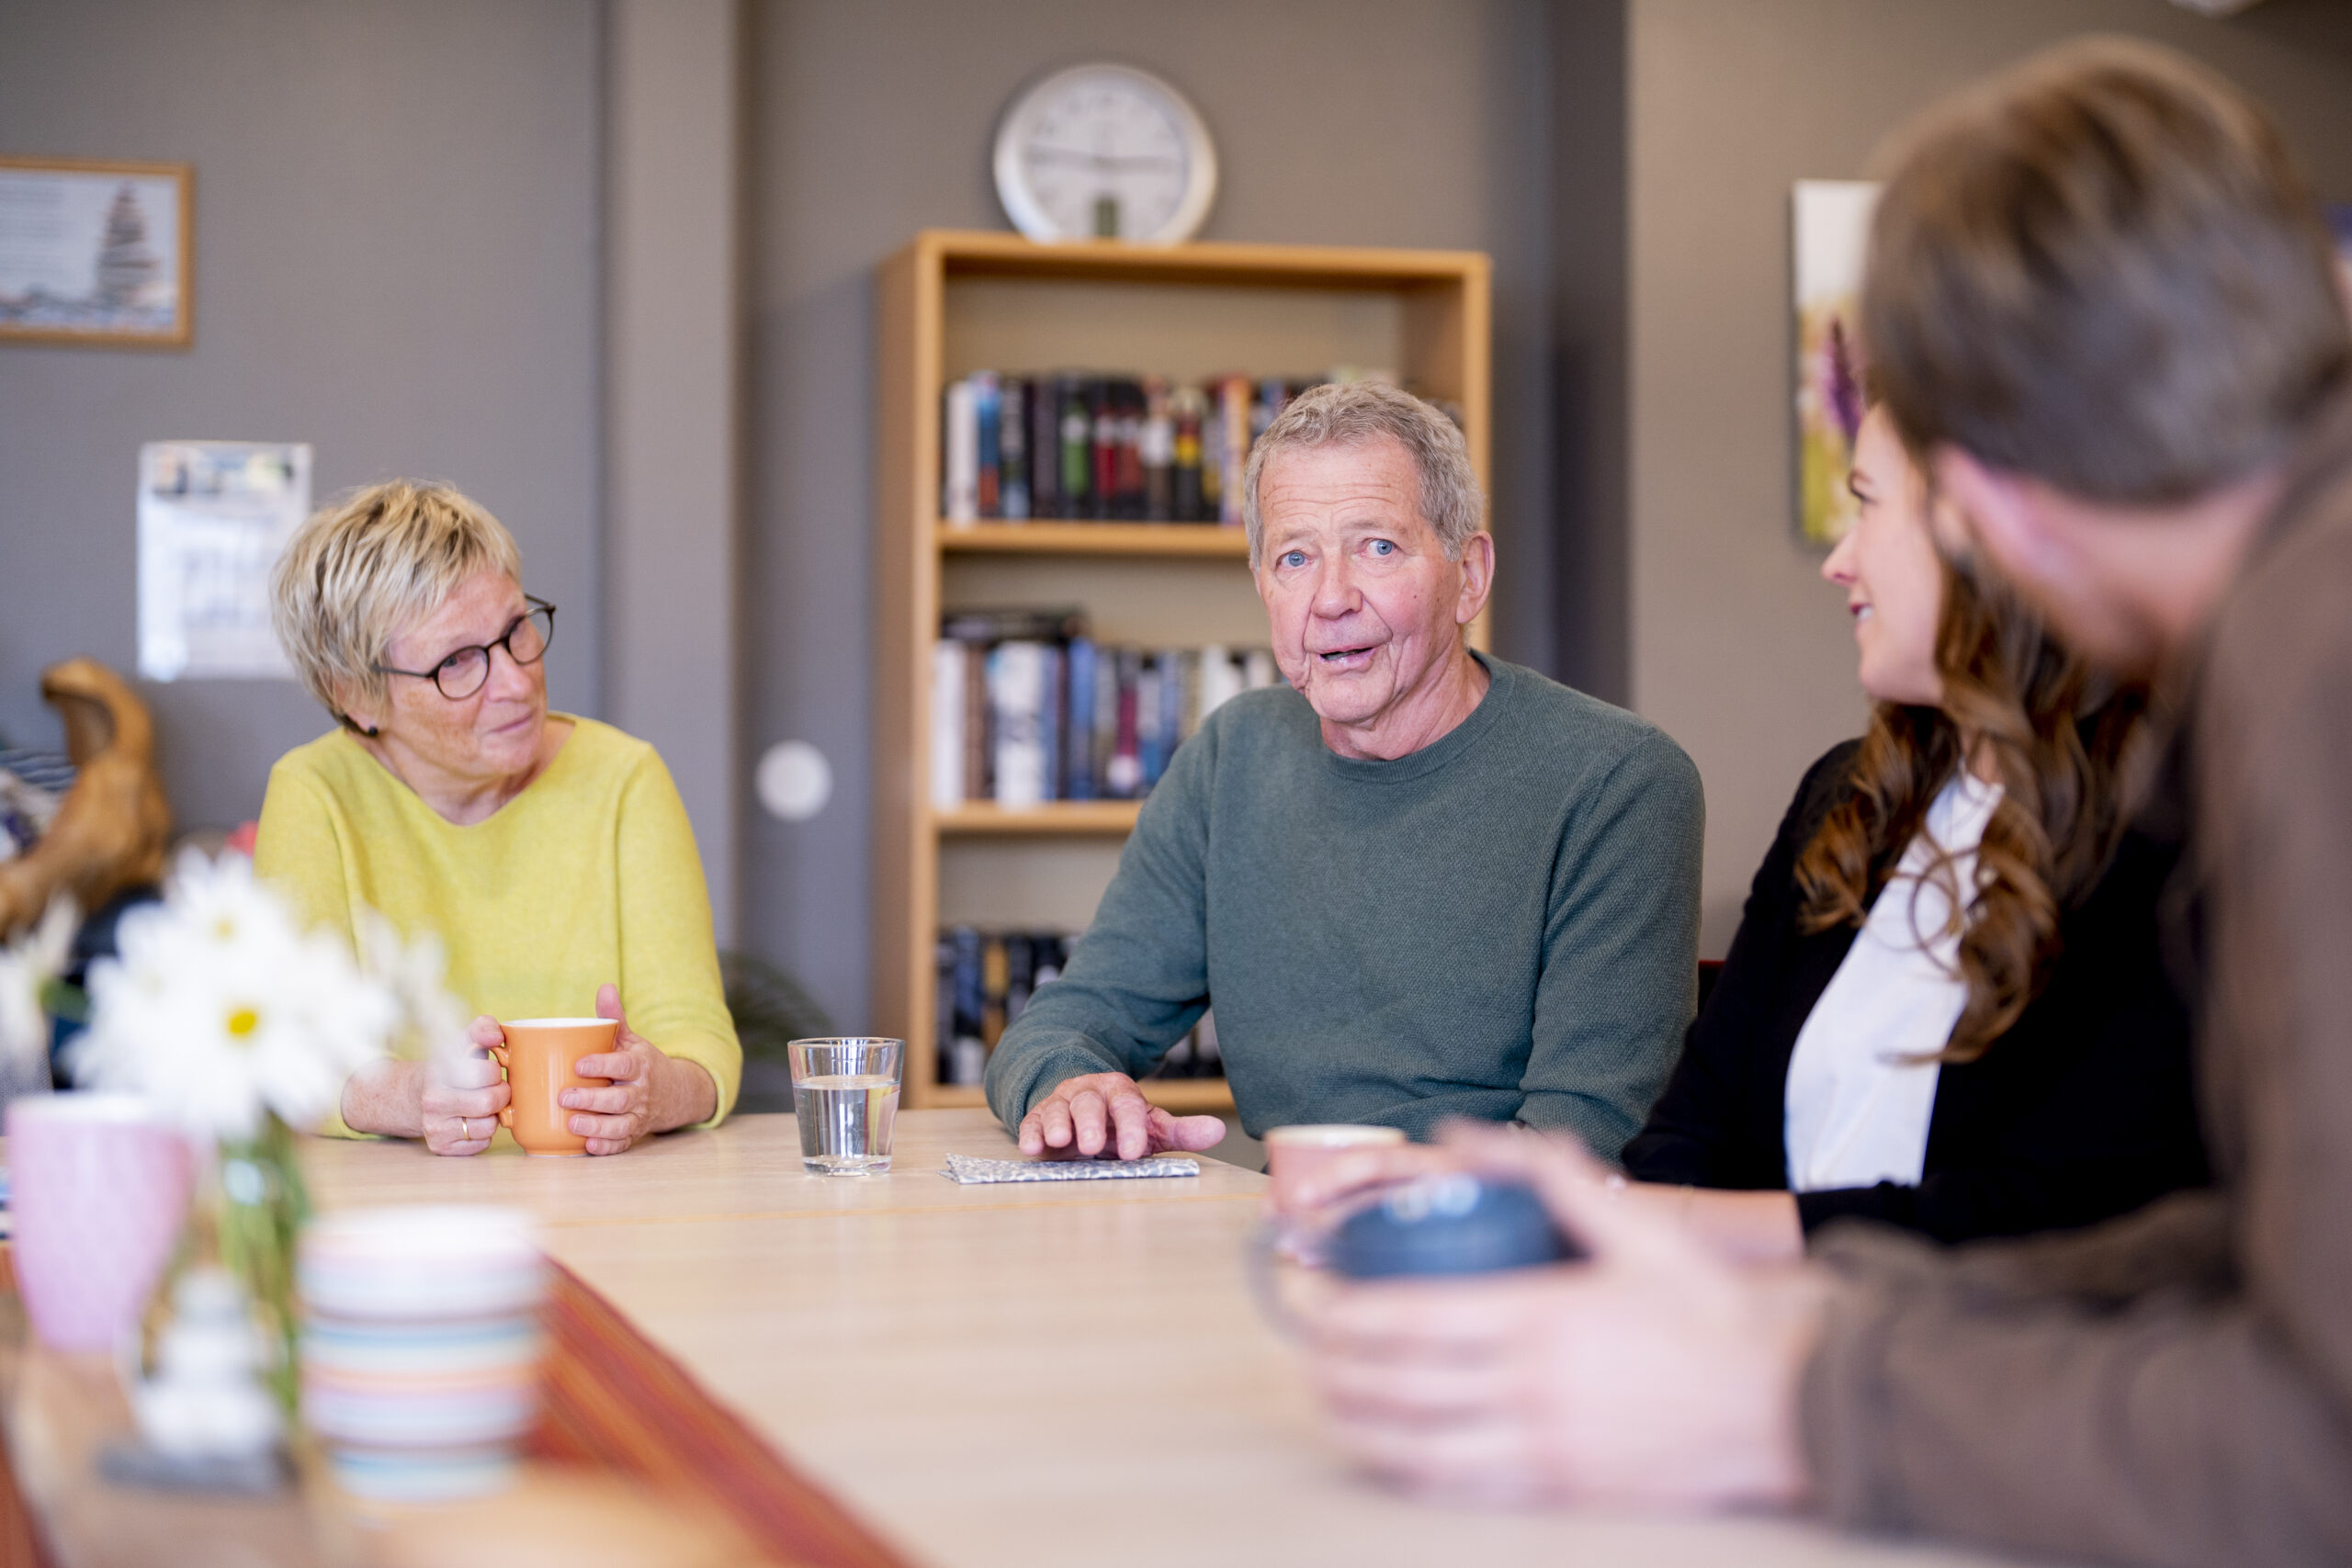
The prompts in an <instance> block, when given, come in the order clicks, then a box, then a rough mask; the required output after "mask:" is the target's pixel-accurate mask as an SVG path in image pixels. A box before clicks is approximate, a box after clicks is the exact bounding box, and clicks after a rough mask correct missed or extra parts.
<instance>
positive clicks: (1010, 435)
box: [996, 376, 1029, 523]
mask: <svg viewBox="0 0 2352 1568" xmlns="http://www.w3.org/2000/svg"><path fill="white" fill-rule="evenodd" d="M1028 392H1029V383H1027V382H1026V381H1023V380H1022V379H1021V378H1019V377H1017V376H1009V377H1007V378H1005V382H1004V388H1003V390H1002V391H1001V394H1000V395H999V401H998V405H997V406H998V408H999V409H1000V410H1001V412H999V414H998V415H997V437H996V453H997V471H998V473H999V475H1000V476H1001V478H1000V479H999V480H998V483H997V511H998V513H1000V514H1001V516H1002V517H1003V518H1004V520H1005V521H1006V522H1008V523H1025V522H1027V521H1028V520H1029V410H1028V405H1027V398H1028Z"/></svg>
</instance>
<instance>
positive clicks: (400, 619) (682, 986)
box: [254, 479, 742, 1155]
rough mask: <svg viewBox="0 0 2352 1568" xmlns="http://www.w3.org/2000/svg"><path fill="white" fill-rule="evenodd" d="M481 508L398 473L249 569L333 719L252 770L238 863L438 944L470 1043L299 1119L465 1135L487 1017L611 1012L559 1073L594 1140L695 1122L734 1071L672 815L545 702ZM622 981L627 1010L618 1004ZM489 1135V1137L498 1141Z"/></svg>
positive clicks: (519, 595)
mask: <svg viewBox="0 0 2352 1568" xmlns="http://www.w3.org/2000/svg"><path fill="white" fill-rule="evenodd" d="M522 575H523V561H522V555H521V553H520V552H519V551H518V550H517V549H516V548H515V540H514V538H513V536H510V535H509V534H508V533H507V531H506V530H505V528H504V527H503V526H502V525H500V524H499V522H498V520H497V519H496V518H494V517H492V515H491V514H490V513H488V512H486V511H484V510H483V509H482V508H481V506H479V505H477V504H476V503H475V502H471V501H469V500H468V499H467V498H466V497H465V496H463V495H460V494H459V493H458V491H454V490H451V489H449V488H448V487H447V486H444V485H432V484H417V483H413V482H411V481H408V480H404V479H395V480H391V481H389V482H387V483H384V484H379V485H375V486H372V487H370V488H368V489H366V490H363V491H357V492H356V493H355V494H353V495H351V496H349V497H347V498H345V500H343V501H342V502H339V503H337V504H335V505H332V506H329V507H326V508H324V509H322V510H321V511H320V512H318V513H315V514H314V515H312V516H311V518H310V520H309V521H307V522H306V523H304V524H303V525H302V526H301V528H300V530H298V531H297V532H296V534H295V536H294V537H293V539H292V540H291V541H290V542H289V543H288V545H287V547H286V553H285V555H284V556H283V557H282V558H280V559H279V561H278V564H277V570H276V571H275V573H274V574H273V576H272V579H271V583H270V587H271V592H272V596H273V602H272V612H273V617H274V620H275V623H276V626H277V637H278V640H279V641H280V642H281V643H282V644H283V645H284V646H285V649H286V652H287V656H288V659H290V660H292V661H293V664H294V668H295V670H296V671H297V672H298V673H299V674H300V676H301V678H302V682H303V684H304V685H306V686H308V687H309V688H310V691H311V695H313V696H315V697H317V698H318V699H319V701H320V702H321V703H322V705H324V706H325V707H326V710H327V712H328V713H330V714H331V715H333V716H334V717H335V719H336V720H337V721H338V722H339V724H340V726H341V728H338V729H336V730H335V731H334V732H332V733H330V734H328V735H325V736H323V737H322V738H320V739H317V740H313V741H311V743H309V744H308V745H305V746H299V747H297V748H295V749H294V750H291V751H289V752H288V753H287V754H286V755H285V756H284V757H282V758H280V759H279V760H278V762H277V766H276V767H274V768H272V769H271V770H270V775H269V793H268V795H267V796H266V798H265V800H264V802H263V805H262V813H261V825H260V833H259V837H258V840H257V841H256V842H255V844H254V870H255V871H256V872H257V873H258V874H260V875H262V876H264V877H266V878H267V879H269V880H270V881H271V882H272V883H274V884H275V885H277V887H278V888H279V889H280V890H281V891H283V892H284V893H286V894H287V895H288V897H291V898H292V899H293V901H294V904H295V907H296V908H297V910H298V912H299V913H300V915H301V916H302V917H303V918H305V919H309V920H311V921H314V922H319V923H322V924H325V925H327V926H330V927H332V928H334V929H335V930H338V931H342V932H343V933H344V934H345V937H346V938H349V937H351V936H352V934H353V933H354V931H355V930H356V926H357V912H358V911H359V910H360V909H361V908H373V909H375V910H377V911H378V912H379V913H380V914H382V915H384V916H385V917H386V918H387V919H390V921H391V922H392V924H393V925H394V926H396V927H397V928H399V929H400V930H401V931H402V932H404V933H412V934H413V933H414V932H416V931H431V932H433V933H435V935H436V936H438V937H439V939H440V941H441V942H442V945H443V946H444V948H445V949H446V950H447V954H448V963H449V969H448V979H447V984H448V986H449V988H450V990H451V991H452V992H454V993H455V994H456V995H457V996H458V998H461V999H462V1000H463V1001H464V1002H465V1003H466V1004H467V1005H469V1006H470V1007H473V1008H476V1009H479V1010H480V1011H481V1017H478V1018H476V1019H475V1020H474V1022H473V1025H472V1029H471V1040H470V1044H471V1046H472V1047H474V1050H473V1051H472V1052H470V1053H468V1052H467V1051H465V1050H464V1046H465V1044H466V1043H464V1042H456V1043H452V1044H453V1047H454V1048H455V1054H453V1055H447V1056H444V1057H442V1058H439V1059H436V1060H433V1061H393V1062H385V1063H379V1064H378V1065H377V1066H374V1067H371V1068H368V1069H363V1070H362V1071H361V1072H359V1073H356V1074H355V1075H354V1076H353V1077H352V1078H351V1081H350V1082H349V1083H348V1084H346V1085H345V1088H344V1091H343V1101H342V1106H341V1111H340V1114H339V1115H337V1116H336V1117H334V1119H332V1120H331V1122H329V1124H328V1125H327V1126H326V1127H325V1128H324V1129H322V1131H325V1132H329V1133H334V1134H389V1135H390V1136H394V1137H401V1138H420V1139H423V1140H424V1145H425V1146H426V1147H428V1148H430V1149H431V1150H432V1151H433V1152H434V1153H435V1154H442V1155H477V1154H480V1153H481V1152H482V1151H483V1150H484V1149H487V1148H488V1147H490V1145H491V1144H492V1140H493V1139H494V1138H495V1137H497V1136H498V1134H499V1125H498V1112H499V1111H500V1110H501V1109H502V1108H503V1107H504V1106H505V1105H506V1103H507V1099H508V1090H507V1087H506V1085H505V1083H504V1082H503V1080H502V1079H501V1078H500V1076H499V1069H498V1067H497V1066H495V1065H494V1064H493V1063H492V1062H491V1061H489V1060H488V1059H487V1058H485V1057H484V1056H482V1055H481V1049H482V1048H486V1047H488V1046H490V1045H493V1044H496V1043H499V1042H500V1041H501V1040H502V1039H503V1034H502V1033H501V1032H500V1029H499V1026H498V1022H497V1020H498V1018H499V1017H500V1016H504V1017H507V1018H523V1017H546V1016H554V1017H564V1016H577V1015H579V1014H581V1013H582V1011H583V1010H585V1009H586V1008H588V1007H590V1006H593V1007H594V1010H595V1013H596V1015H597V1016H598V1017H602V1018H609V1019H615V1020H618V1021H619V1022H620V1028H619V1030H618V1031H617V1032H616V1042H615V1049H614V1050H613V1051H611V1052H610V1053H606V1054H599V1055H590V1056H583V1057H582V1058H581V1059H580V1062H579V1063H578V1071H579V1073H580V1075H581V1076H582V1077H601V1078H610V1079H612V1080H613V1081H612V1084H611V1086H610V1087H609V1088H604V1089H567V1090H565V1091H564V1094H563V1097H562V1098H563V1103H564V1105H565V1106H566V1107H567V1108H568V1109H570V1110H571V1111H573V1112H574V1113H575V1114H573V1115H572V1116H571V1123H570V1124H571V1131H572V1132H573V1133H574V1134H579V1135H581V1136H583V1137H585V1138H586V1139H587V1140H588V1152H589V1153H590V1154H592V1155H615V1154H619V1153H621V1152H622V1151H623V1150H625V1149H627V1148H628V1147H629V1145H631V1144H633V1143H635V1142H636V1141H637V1140H638V1139H639V1138H642V1137H645V1136H647V1135H648V1134H654V1133H662V1132H667V1131H669V1130H670V1129H672V1128H675V1127H684V1126H689V1125H701V1126H710V1125H714V1124H716V1123H717V1122H718V1120H719V1119H720V1118H721V1117H722V1116H724V1115H725V1114H726V1112H727V1109H728V1107H729V1105H730V1104H731V1103H732V1102H733V1100H734V1098H735V1092H736V1086H737V1084H738V1082H739V1081H740V1079H741V1074H742V1050H741V1046H740V1045H739V1044H738V1043H737V1042H736V1038H735V1027H734V1024H733V1022H732V1021H731V1020H730V1019H729V1016H728V1012H727V1005H726V1000H725V998H724V995H723V994H722V992H721V990H720V987H719V977H718V951H717V949H716V947H715V946H714V944H713V942H712V938H711V919H710V900H709V897H708V895H707V892H706V891H705V889H704V886H703V875H702V862H701V860H700V858H699V857H698V856H697V855H696V853H695V840H694V829H693V828H692V827H691V826H690V825H689V824H688V823H687V821H686V813H685V807H684V804H683V803H682V802H681V801H680V800H679V798H678V792H677V788H676V786H675V785H674V784H672V783H671V782H670V774H669V772H668V770H667V769H665V768H663V767H662V759H661V758H660V757H659V756H657V755H655V754H654V751H653V749H652V748H651V747H650V746H648V745H647V744H645V742H643V741H641V740H637V739H631V738H630V737H628V736H627V735H624V734H622V733H621V732H620V731H619V730H616V729H614V728H611V727H609V726H607V725H603V724H599V723H597V722H596V721H595V720H594V719H586V718H574V717H572V716H569V715H564V714H551V713H549V712H548V694H547V668H546V665H545V663H544V662H543V661H544V660H545V659H546V656H547V652H548V644H549V641H550V640H551V638H552V637H554V634H555V606H554V605H552V604H546V603H544V602H543V601H540V600H537V599H533V598H531V597H530V596H528V595H527V594H526V593H525V592H523V585H522ZM624 998H626V1000H627V1002H628V1013H627V1014H624V1013H623V1011H622V1003H623V1000H624ZM508 1141H509V1142H511V1141H512V1140H511V1135H510V1137H509V1140H508Z"/></svg>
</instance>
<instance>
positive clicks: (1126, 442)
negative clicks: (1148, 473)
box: [1112, 381, 1149, 523]
mask: <svg viewBox="0 0 2352 1568" xmlns="http://www.w3.org/2000/svg"><path fill="white" fill-rule="evenodd" d="M1117 400H1118V410H1119V418H1118V425H1117V432H1118V434H1117V441H1116V445H1117V447H1118V456H1117V460H1116V462H1117V466H1116V470H1115V471H1116V476H1117V483H1116V486H1115V488H1114V491H1112V493H1113V495H1114V497H1116V502H1115V504H1114V506H1113V507H1112V514H1113V515H1114V516H1116V517H1118V518H1119V519H1121V520H1122V521H1124V522H1128V523H1136V522H1140V521H1142V520H1143V519H1144V518H1145V517H1146V516H1148V515H1149V513H1148V512H1146V510H1145V508H1144V501H1145V497H1146V495H1147V493H1148V491H1147V489H1146V484H1145V480H1144V468H1143V427H1144V423H1145V420H1144V392H1143V388H1142V387H1141V386H1140V385H1138V384H1137V383H1136V382H1134V381H1121V382H1120V383H1118V394H1117Z"/></svg>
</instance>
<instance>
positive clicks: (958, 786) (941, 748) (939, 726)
mask: <svg viewBox="0 0 2352 1568" xmlns="http://www.w3.org/2000/svg"><path fill="white" fill-rule="evenodd" d="M963 799H964V645H963V644H962V643H960V642H956V641H955V640H954V639H952V638H949V637H942V638H940V639H939V641H937V642H936V643H933V645H932V649H931V803H932V805H933V806H935V807H950V806H957V805H961V804H962V803H963Z"/></svg>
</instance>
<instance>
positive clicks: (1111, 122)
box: [996, 65, 1216, 244]
mask: <svg viewBox="0 0 2352 1568" xmlns="http://www.w3.org/2000/svg"><path fill="white" fill-rule="evenodd" d="M996 188H997V195H998V197H1000V198H1001V200H1002V201H1003V202H1004V209H1005V211H1006V213H1007V214H1008V215H1010V216H1011V218H1012V221H1013V225H1014V226H1015V227H1016V228H1018V229H1019V230H1020V231H1022V232H1023V233H1024V234H1026V235H1028V236H1029V237H1030V238H1031V239H1033V240H1082V239H1090V238H1095V239H1117V240H1136V241H1141V242H1144V243H1151V244H1172V243H1176V242H1177V241H1180V240H1183V239H1187V238H1189V237H1191V235H1192V233H1193V231H1194V230H1196V229H1198V228H1199V227H1200V226H1201V220H1202V219H1204V218H1205V217H1207V216H1208V209H1209V203H1210V202H1211V201H1212V200H1213V199H1214V198H1215V197H1216V152H1215V151H1214V150H1213V149H1212V148H1211V146H1210V145H1209V139H1208V131H1207V130H1206V128H1205V127H1204V126H1203V125H1202V124H1201V118H1200V116H1199V115H1197V114H1195V113H1193V107H1192V105H1190V104H1188V103H1186V102H1185V101H1184V100H1183V98H1182V96H1180V95H1179V94H1178V93H1177V91H1176V90H1175V89H1174V88H1173V87H1170V85H1168V84H1167V83H1165V82H1162V81H1161V80H1159V78H1158V77H1157V76H1152V75H1148V74H1147V73H1144V72H1141V71H1136V70H1134V69H1131V68H1130V67H1127V66H1124V65H1081V66H1078V67H1075V68H1073V69H1071V70H1069V71H1060V72H1057V73H1054V74H1053V75H1051V76H1048V77H1046V79H1045V80H1044V81H1042V82H1040V83H1038V84H1037V85H1035V86H1034V87H1032V88H1030V89H1029V90H1028V91H1027V92H1025V93H1023V95H1022V96H1021V97H1020V98H1019V99H1018V100H1017V101H1016V102H1015V103H1014V104H1013V106H1012V108H1011V109H1009V110H1008V111H1006V113H1005V117H1004V119H1003V122H1002V123H1001V125H1000V126H999V127H998V129H997V139H996Z"/></svg>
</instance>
